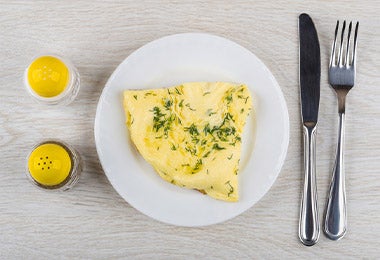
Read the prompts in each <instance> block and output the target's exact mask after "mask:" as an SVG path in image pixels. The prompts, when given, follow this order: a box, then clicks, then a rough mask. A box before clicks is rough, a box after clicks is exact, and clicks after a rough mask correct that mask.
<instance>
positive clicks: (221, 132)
mask: <svg viewBox="0 0 380 260" xmlns="http://www.w3.org/2000/svg"><path fill="white" fill-rule="evenodd" d="M123 94H124V100H123V105H124V111H125V115H126V124H127V127H128V129H129V133H130V137H131V140H132V142H133V143H134V145H135V146H136V148H137V150H138V151H139V152H140V154H141V155H142V156H143V158H144V159H145V160H146V161H147V162H148V163H150V164H151V165H152V166H153V167H154V169H155V170H156V171H157V173H158V174H159V176H161V177H162V178H163V179H164V180H166V181H168V182H170V183H172V184H175V185H178V186H180V187H184V188H188V189H196V190H199V191H201V192H203V193H205V194H207V195H209V196H211V197H213V198H215V199H219V200H224V201H231V202H233V201H238V199H239V189H238V172H239V162H240V154H241V141H242V140H241V137H242V133H243V130H244V125H245V122H246V120H247V117H248V115H249V113H250V111H251V109H252V99H251V94H250V92H249V89H248V87H247V86H246V85H241V84H232V83H225V82H211V83H210V82H192V83H185V84H182V85H179V86H175V87H170V88H162V89H149V90H126V91H124V93H123Z"/></svg>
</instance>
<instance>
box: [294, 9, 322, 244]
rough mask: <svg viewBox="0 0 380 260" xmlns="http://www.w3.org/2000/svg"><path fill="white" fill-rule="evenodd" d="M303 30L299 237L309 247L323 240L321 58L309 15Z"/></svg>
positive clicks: (301, 18)
mask: <svg viewBox="0 0 380 260" xmlns="http://www.w3.org/2000/svg"><path fill="white" fill-rule="evenodd" d="M298 22H299V23H298V28H299V41H300V45H299V84H300V99H301V117H302V128H303V140H304V145H303V146H304V169H303V170H304V187H303V194H302V199H301V208H300V219H299V234H298V235H299V238H300V240H301V242H302V243H303V244H304V245H306V246H312V245H314V244H315V243H316V242H317V241H318V239H319V233H320V228H319V219H318V205H317V186H316V167H315V159H316V153H315V152H316V129H317V122H318V109H319V98H320V76H321V57H320V48H319V40H318V35H317V31H316V29H315V26H314V23H313V21H312V19H311V18H310V16H309V15H308V14H305V13H303V14H301V15H300V16H299V19H298Z"/></svg>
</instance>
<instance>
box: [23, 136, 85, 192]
mask: <svg viewBox="0 0 380 260" xmlns="http://www.w3.org/2000/svg"><path fill="white" fill-rule="evenodd" d="M81 171H82V161H81V158H80V155H79V153H78V152H77V151H76V150H75V149H74V148H73V147H71V146H69V145H68V144H66V143H63V142H62V141H57V140H47V141H44V142H41V143H39V144H37V145H36V146H34V147H33V149H32V151H31V152H30V154H29V156H28V159H27V176H28V177H29V179H30V180H31V181H32V183H33V184H35V185H36V186H38V187H39V188H42V189H47V190H68V189H70V188H71V187H72V186H74V185H75V183H77V181H78V180H79V175H80V173H81Z"/></svg>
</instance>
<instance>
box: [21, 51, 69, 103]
mask: <svg viewBox="0 0 380 260" xmlns="http://www.w3.org/2000/svg"><path fill="white" fill-rule="evenodd" d="M26 76H27V82H28V84H29V86H30V88H31V90H32V91H33V92H34V93H35V94H37V95H38V96H41V97H44V98H51V97H55V96H58V95H60V94H61V93H63V92H64V90H65V89H66V87H67V86H68V84H69V81H70V72H69V69H68V67H67V66H66V64H65V63H64V62H63V61H62V60H60V59H59V58H57V57H54V56H40V57H38V58H36V59H35V60H34V61H33V62H32V63H31V64H30V65H29V67H28V69H27V75H26Z"/></svg>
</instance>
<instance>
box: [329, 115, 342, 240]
mask: <svg viewBox="0 0 380 260" xmlns="http://www.w3.org/2000/svg"><path fill="white" fill-rule="evenodd" d="M344 125H345V113H344V112H340V113H339V135H338V145H337V149H336V157H335V164H334V169H333V172H332V179H331V185H330V193H329V197H328V200H327V207H326V215H325V229H324V231H325V233H326V236H327V237H328V238H330V239H332V240H338V239H340V238H342V237H343V236H344V235H345V234H346V231H347V209H346V188H345V176H344V175H345V174H344V164H343V163H344Z"/></svg>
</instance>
